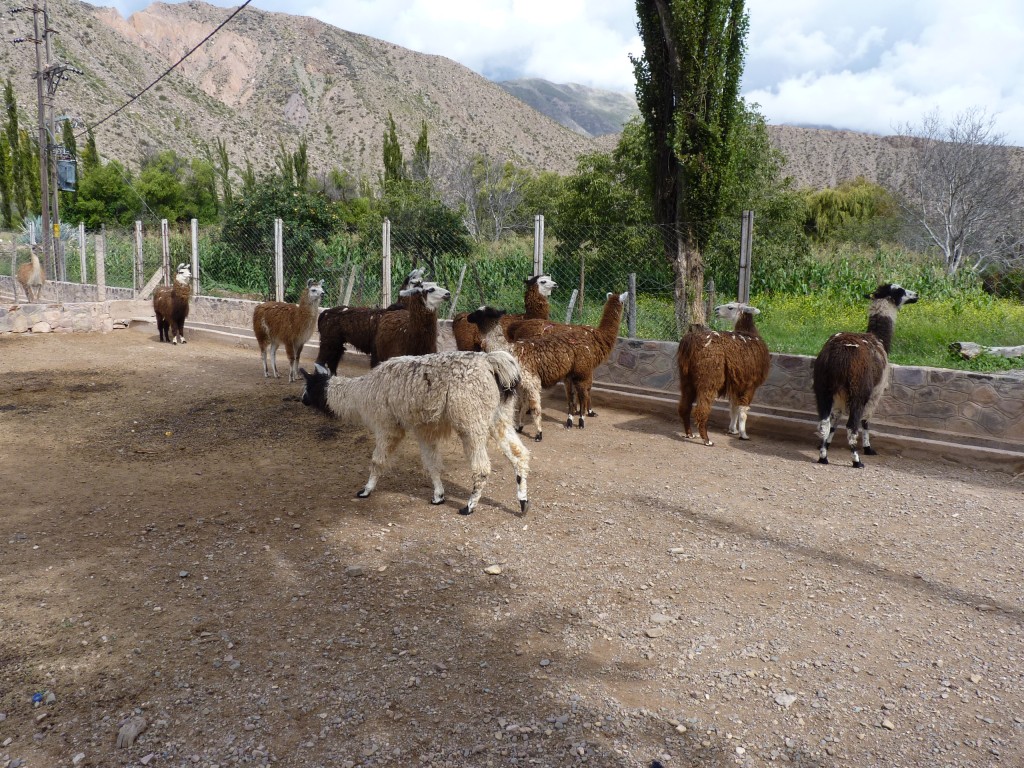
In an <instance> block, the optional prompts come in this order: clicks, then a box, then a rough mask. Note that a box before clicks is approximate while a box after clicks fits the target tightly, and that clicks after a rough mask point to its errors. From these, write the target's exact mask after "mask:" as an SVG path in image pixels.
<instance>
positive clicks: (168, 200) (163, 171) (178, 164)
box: [133, 150, 189, 221]
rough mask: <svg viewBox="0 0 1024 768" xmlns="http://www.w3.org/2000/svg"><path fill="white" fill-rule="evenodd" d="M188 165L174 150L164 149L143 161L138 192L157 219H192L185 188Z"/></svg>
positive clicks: (136, 189)
mask: <svg viewBox="0 0 1024 768" xmlns="http://www.w3.org/2000/svg"><path fill="white" fill-rule="evenodd" d="M185 168H187V162H186V161H185V160H183V159H182V158H180V157H178V154H177V153H176V152H174V151H173V150H165V151H163V152H159V153H157V154H154V155H150V156H149V157H146V158H145V159H144V160H143V161H142V168H141V169H140V170H139V177H138V179H136V181H135V184H134V185H133V186H134V187H135V191H136V193H137V194H138V196H139V198H140V199H141V200H143V201H144V202H145V205H146V207H147V208H149V210H151V211H152V212H153V214H154V215H155V216H156V217H157V218H158V219H167V220H168V221H183V220H187V219H188V218H189V214H188V211H187V210H186V199H185V189H184V187H183V186H182V178H183V176H184V170H185Z"/></svg>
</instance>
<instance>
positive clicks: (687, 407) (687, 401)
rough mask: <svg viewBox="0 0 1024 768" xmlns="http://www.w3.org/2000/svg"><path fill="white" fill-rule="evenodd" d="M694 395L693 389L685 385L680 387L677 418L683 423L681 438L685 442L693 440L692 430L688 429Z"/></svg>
mask: <svg viewBox="0 0 1024 768" xmlns="http://www.w3.org/2000/svg"><path fill="white" fill-rule="evenodd" d="M695 395H696V393H695V392H694V390H693V387H691V386H689V385H688V384H687V383H685V382H684V383H683V384H682V385H681V389H680V394H679V409H678V410H679V418H680V419H681V420H682V422H683V437H685V438H686V439H687V440H692V439H693V430H692V429H691V428H690V413H691V412H692V411H693V398H694V397H695Z"/></svg>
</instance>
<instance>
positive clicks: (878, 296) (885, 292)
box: [864, 283, 917, 309]
mask: <svg viewBox="0 0 1024 768" xmlns="http://www.w3.org/2000/svg"><path fill="white" fill-rule="evenodd" d="M864 298H866V299H872V300H873V301H880V300H881V301H888V302H889V303H891V304H892V305H893V306H894V307H895V308H896V309H899V308H900V307H902V306H903V305H904V304H913V303H914V302H916V301H917V292H916V291H912V290H910V289H909V288H904V287H903V286H902V285H900V284H899V283H884V284H883V285H880V286H878V287H877V288H876V289H875V292H874V293H869V294H867V295H866V296H865V297H864Z"/></svg>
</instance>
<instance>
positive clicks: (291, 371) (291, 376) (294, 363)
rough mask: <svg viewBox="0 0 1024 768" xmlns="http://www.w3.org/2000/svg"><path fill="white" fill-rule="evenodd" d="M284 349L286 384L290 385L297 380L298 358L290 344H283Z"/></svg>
mask: <svg viewBox="0 0 1024 768" xmlns="http://www.w3.org/2000/svg"><path fill="white" fill-rule="evenodd" d="M284 349H285V352H287V353H288V383H289V384H291V383H292V382H293V381H295V379H297V378H299V365H298V359H299V356H298V354H297V353H296V351H295V347H294V346H293V345H292V344H285V345H284Z"/></svg>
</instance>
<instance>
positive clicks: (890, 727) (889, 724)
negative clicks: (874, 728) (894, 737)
mask: <svg viewBox="0 0 1024 768" xmlns="http://www.w3.org/2000/svg"><path fill="white" fill-rule="evenodd" d="M882 727H883V728H885V729H886V730H887V731H891V730H894V729H895V728H896V724H895V723H894V722H893V721H892V720H890V719H889V718H885V720H883V721H882Z"/></svg>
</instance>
